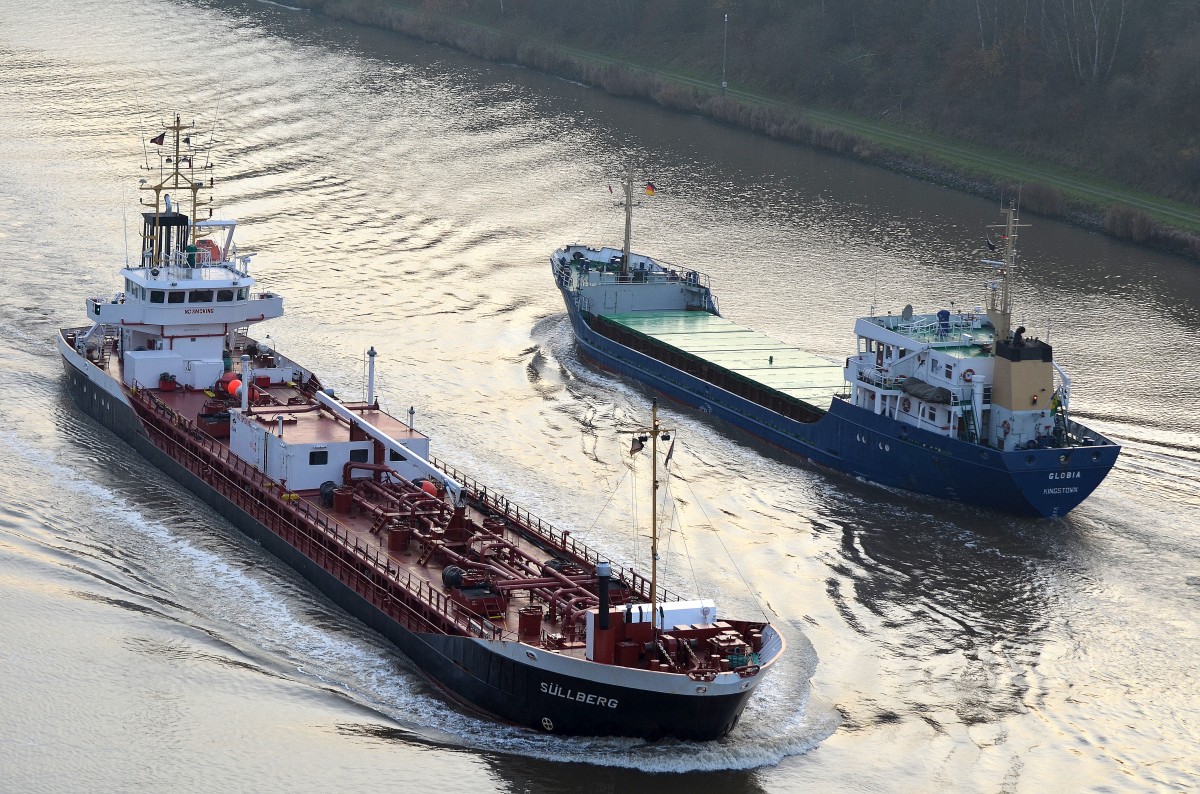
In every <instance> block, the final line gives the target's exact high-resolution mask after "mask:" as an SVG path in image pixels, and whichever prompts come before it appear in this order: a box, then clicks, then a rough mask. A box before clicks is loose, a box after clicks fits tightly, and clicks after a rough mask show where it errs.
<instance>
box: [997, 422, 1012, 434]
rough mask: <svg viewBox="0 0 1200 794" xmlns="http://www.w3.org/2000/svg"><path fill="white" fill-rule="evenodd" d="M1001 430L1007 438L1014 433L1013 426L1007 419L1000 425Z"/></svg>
mask: <svg viewBox="0 0 1200 794" xmlns="http://www.w3.org/2000/svg"><path fill="white" fill-rule="evenodd" d="M1000 429H1001V430H1003V431H1004V435H1006V436H1007V435H1008V434H1009V433H1011V432H1012V425H1011V424H1009V422H1008V420H1007V419H1005V420H1004V421H1003V422H1001V423H1000Z"/></svg>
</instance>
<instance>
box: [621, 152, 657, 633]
mask: <svg viewBox="0 0 1200 794" xmlns="http://www.w3.org/2000/svg"><path fill="white" fill-rule="evenodd" d="M630 173H631V174H632V173H633V172H632V169H631V170H630ZM630 179H631V180H632V179H633V177H632V176H630ZM626 245H627V246H628V243H626ZM650 461H651V463H650V472H651V474H650V483H651V485H650V620H651V622H652V623H653V624H654V634H655V636H657V635H658V400H655V401H654V402H652V403H651V404H650Z"/></svg>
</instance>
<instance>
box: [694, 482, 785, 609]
mask: <svg viewBox="0 0 1200 794" xmlns="http://www.w3.org/2000/svg"><path fill="white" fill-rule="evenodd" d="M684 482H686V483H687V487H688V491H690V492H691V494H692V498H693V499H695V500H696V507H697V508H699V510H700V513H701V514H702V515H703V516H704V520H705V521H707V522H708V525H709V526H711V527H712V528H713V534H714V535H716V536H717V542H718V543H720V544H721V548H722V549H723V550H724V551H725V556H726V557H728V558H729V562H730V564H731V565H733V570H735V571H737V575H738V578H739V579H741V580H742V584H744V585H745V586H746V592H747V593H749V594H750V598H751V599H752V600H753V601H754V605H755V606H756V607H758V611H759V612H760V613H761V614H762V616H763V618H764V619H765V620H766V621H767V622H768V623H770V622H771V619H770V617H768V616H767V611H766V609H764V608H763V605H762V603H761V602H760V601H759V600H758V596H757V595H756V594H755V592H754V590H753V588H751V587H750V582H749V581H748V580H747V579H746V576H745V574H743V573H742V569H741V568H739V567H738V564H737V560H735V559H734V558H733V555H732V554H730V553H729V549H728V548H727V547H726V546H725V541H724V540H722V539H721V533H720V532H719V531H717V525H716V524H714V523H713V522H712V519H710V518H709V517H708V513H706V512H704V505H703V504H701V503H700V497H698V496H697V495H696V492H695V490H693V489H692V484H691V483H690V482H687V480H684Z"/></svg>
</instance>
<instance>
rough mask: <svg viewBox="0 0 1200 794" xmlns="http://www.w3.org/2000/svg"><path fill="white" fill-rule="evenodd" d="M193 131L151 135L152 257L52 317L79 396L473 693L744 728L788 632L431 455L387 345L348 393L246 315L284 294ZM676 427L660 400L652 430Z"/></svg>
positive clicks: (561, 712)
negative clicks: (384, 363) (245, 235)
mask: <svg viewBox="0 0 1200 794" xmlns="http://www.w3.org/2000/svg"><path fill="white" fill-rule="evenodd" d="M199 139H200V136H198V135H197V134H196V132H195V129H194V125H192V124H185V123H183V122H181V121H180V118H179V117H178V116H176V117H174V119H173V121H172V122H169V123H166V124H164V125H163V130H162V133H161V134H159V135H158V136H155V137H154V138H151V139H150V141H149V143H150V145H149V146H147V147H146V148H147V151H148V154H147V163H146V166H145V167H146V169H147V172H148V173H147V178H145V179H142V180H141V189H142V193H141V195H142V196H143V199H142V201H141V204H142V205H143V206H142V210H143V211H142V212H141V247H140V252H139V253H138V259H137V261H136V262H134V263H128V262H127V263H126V266H125V267H123V268H121V270H120V278H121V281H122V284H121V288H120V291H118V292H116V293H115V294H113V295H112V296H111V297H94V298H88V299H87V300H86V310H87V316H88V321H89V322H88V324H86V325H81V326H78V327H71V328H64V329H62V331H61V333H60V334H59V336H58V349H59V351H60V353H61V355H62V360H63V364H64V367H65V370H66V384H67V387H68V389H69V391H70V394H71V395H72V397H73V398H74V400H75V402H76V403H77V404H78V405H79V406H80V407H81V408H82V409H83V410H84V411H85V412H86V413H87V414H89V415H90V416H92V417H93V418H95V419H96V420H97V421H99V422H100V423H101V424H103V425H104V426H105V427H107V428H108V429H110V430H111V431H113V432H114V433H116V434H117V435H118V436H119V437H121V438H122V439H124V440H125V441H126V442H128V443H129V444H130V445H132V447H133V448H134V449H135V450H137V451H138V452H139V453H140V454H141V455H142V456H144V457H145V458H146V459H147V460H148V461H149V462H150V463H152V464H153V465H155V466H157V467H158V468H160V469H161V470H163V471H164V472H166V473H167V474H169V475H170V476H171V477H173V478H174V479H176V480H178V481H179V482H180V483H182V484H183V485H184V486H186V487H187V488H188V489H189V490H191V491H192V492H193V493H195V494H196V495H197V496H199V497H200V498H201V499H203V500H204V501H205V502H206V503H208V504H209V505H211V506H212V507H213V508H214V509H215V510H216V511H217V512H218V513H220V514H221V515H223V516H224V517H226V518H227V519H228V520H229V521H230V522H231V523H232V524H234V525H235V526H236V527H238V528H239V529H241V530H242V531H244V532H245V533H246V534H247V535H249V536H250V537H251V538H253V539H254V540H256V541H257V542H258V543H259V544H261V545H262V546H263V547H264V548H265V549H267V550H268V551H270V552H271V553H272V554H274V555H275V556H276V557H278V558H279V559H280V560H282V561H283V562H285V563H287V564H288V565H290V566H291V567H292V568H294V569H295V570H296V571H298V572H299V573H300V574H301V575H302V576H304V578H306V579H307V580H308V581H309V582H311V583H312V584H313V585H315V586H316V587H317V588H318V589H319V590H320V591H321V592H323V593H324V594H325V595H326V596H328V597H329V598H330V599H331V600H332V601H333V602H334V603H336V604H337V605H339V606H340V607H342V608H343V609H344V610H345V611H346V612H348V613H349V614H350V615H353V616H354V617H356V618H358V619H359V620H361V621H362V622H363V623H365V624H366V625H367V626H369V627H370V628H372V629H374V630H375V631H377V632H379V633H380V634H382V635H383V636H384V637H386V638H387V639H388V640H390V641H391V642H392V643H393V644H394V645H395V646H396V647H397V648H398V649H399V650H400V651H401V652H403V653H404V654H405V655H406V656H407V657H408V658H409V659H411V660H412V661H413V662H414V663H415V664H416V666H417V667H418V668H419V669H420V670H421V671H422V673H423V674H424V675H425V676H427V677H428V678H429V679H430V680H431V681H432V682H433V683H434V684H436V685H437V686H438V687H439V688H440V689H441V690H443V691H444V692H445V693H446V694H447V695H448V696H449V697H451V698H453V699H455V700H456V701H458V702H459V703H461V704H463V705H465V706H467V707H469V708H471V709H473V710H475V711H478V712H480V713H482V714H485V715H488V716H489V717H492V718H494V719H496V720H499V721H502V722H505V723H510V724H513V725H515V726H521V727H523V728H527V729H530V730H534V731H541V732H546V733H552V734H561V735H605V736H608V735H612V736H630V737H639V738H643V739H647V740H656V739H659V738H661V737H676V738H679V739H685V740H709V739H715V738H718V737H721V736H724V735H725V734H727V733H728V732H729V731H730V730H732V729H733V727H734V726H735V725H736V723H737V721H738V718H739V716H740V715H741V713H742V711H743V709H744V708H745V706H746V703H747V700H748V698H749V697H750V696H751V693H752V692H753V691H754V689H755V687H756V686H757V685H758V684H759V683H760V682H761V681H762V680H763V678H764V676H765V675H766V673H767V671H768V670H769V669H770V668H771V667H772V665H774V664H775V663H776V661H777V660H778V659H779V658H780V655H781V654H782V653H783V652H784V644H785V643H784V639H783V637H782V636H781V635H780V634H779V633H778V632H777V631H776V630H775V629H774V628H773V627H772V626H771V625H770V623H769V622H767V621H766V620H765V619H764V620H743V619H737V618H733V617H729V616H726V615H725V614H724V613H723V612H720V611H718V605H717V603H716V601H715V600H713V599H708V598H684V597H682V596H680V595H677V594H675V593H672V592H669V591H668V590H666V589H665V588H663V587H661V586H660V585H659V584H658V582H657V562H655V563H654V564H653V566H652V569H651V575H650V577H649V578H647V577H646V576H644V575H642V574H641V573H639V572H637V571H635V570H632V569H629V568H625V567H622V566H621V565H619V564H617V563H616V562H613V561H610V560H608V559H607V558H605V557H604V556H602V555H601V554H600V553H599V552H597V551H595V550H594V549H591V548H589V547H588V546H586V545H584V544H583V543H580V542H579V541H577V540H576V539H575V538H573V537H571V534H570V531H568V530H560V529H557V528H555V527H554V526H552V525H550V524H549V523H547V522H545V521H542V520H540V519H539V518H537V517H536V516H533V515H531V514H530V513H529V512H527V511H526V510H524V509H522V508H521V507H519V506H518V505H517V504H515V503H514V502H512V501H510V500H509V499H508V498H507V497H506V496H505V495H504V494H501V493H498V492H496V491H495V490H493V489H489V488H488V487H486V486H485V485H482V484H480V483H478V482H476V481H475V480H473V479H471V478H470V477H469V476H468V475H466V474H464V473H463V472H460V471H459V470H457V469H456V468H454V467H453V466H451V465H449V464H447V463H445V462H443V461H439V460H438V459H436V458H435V457H433V456H432V455H431V453H430V438H429V437H428V436H427V435H425V434H424V433H422V432H420V431H418V430H417V429H416V428H415V427H414V418H415V416H414V412H413V411H412V409H410V410H409V412H408V416H407V419H405V418H397V417H394V416H392V415H390V414H389V413H388V412H387V411H385V410H383V409H382V408H381V407H380V404H379V400H378V397H377V395H376V394H375V372H376V370H375V360H376V353H375V350H374V349H373V348H372V349H371V350H370V351H368V355H369V367H368V371H367V382H366V384H365V399H364V400H361V401H348V400H341V399H339V398H338V397H337V396H336V393H335V391H334V390H332V389H330V388H327V387H325V386H324V385H323V384H322V382H321V380H320V379H319V377H318V375H317V374H316V373H314V372H312V371H311V370H309V369H307V368H306V367H305V366H304V365H303V364H301V363H300V362H299V361H297V360H296V359H294V358H291V357H289V356H288V355H287V354H286V353H285V347H286V345H285V343H284V342H283V340H280V339H277V338H276V339H270V341H269V343H268V344H264V343H263V342H262V341H258V340H256V339H255V338H253V337H252V336H250V335H249V331H250V328H251V326H254V325H256V324H258V323H261V322H264V321H268V320H271V319H273V318H278V317H280V316H282V315H283V299H282V297H281V296H280V295H278V294H275V293H273V292H270V291H265V290H263V289H261V288H260V287H259V286H258V285H257V283H256V281H255V279H254V277H253V276H251V274H250V256H249V255H247V254H244V253H239V252H238V251H237V247H236V243H235V242H234V233H235V231H236V227H237V222H236V221H235V220H219V219H214V218H213V217H212V213H211V210H209V209H208V206H207V205H208V203H209V199H208V197H207V196H208V193H207V191H208V190H209V189H210V188H211V187H212V186H213V179H212V170H211V165H212V163H211V160H210V158H209V155H210V151H209V150H208V147H206V146H204V145H201V144H199V143H197V141H198V140H199ZM663 432H664V431H663V429H662V428H661V427H660V426H659V425H658V421H657V414H656V413H655V418H654V421H653V422H652V424H651V425H650V427H649V428H647V430H646V432H645V433H644V435H645V436H646V437H647V438H649V437H651V436H652V437H653V439H654V440H655V441H657V439H658V438H659V436H660V435H661V434H663ZM655 447H656V444H655ZM655 460H656V461H657V458H655ZM654 482H655V487H657V482H658V481H657V473H656V474H655V477H654Z"/></svg>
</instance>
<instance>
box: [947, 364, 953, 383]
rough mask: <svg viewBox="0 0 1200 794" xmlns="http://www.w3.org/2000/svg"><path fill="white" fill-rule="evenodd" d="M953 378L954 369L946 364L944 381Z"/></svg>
mask: <svg viewBox="0 0 1200 794" xmlns="http://www.w3.org/2000/svg"><path fill="white" fill-rule="evenodd" d="M953 377H954V367H952V366H950V365H949V364H947V365H946V380H950V379H952V378H953Z"/></svg>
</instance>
